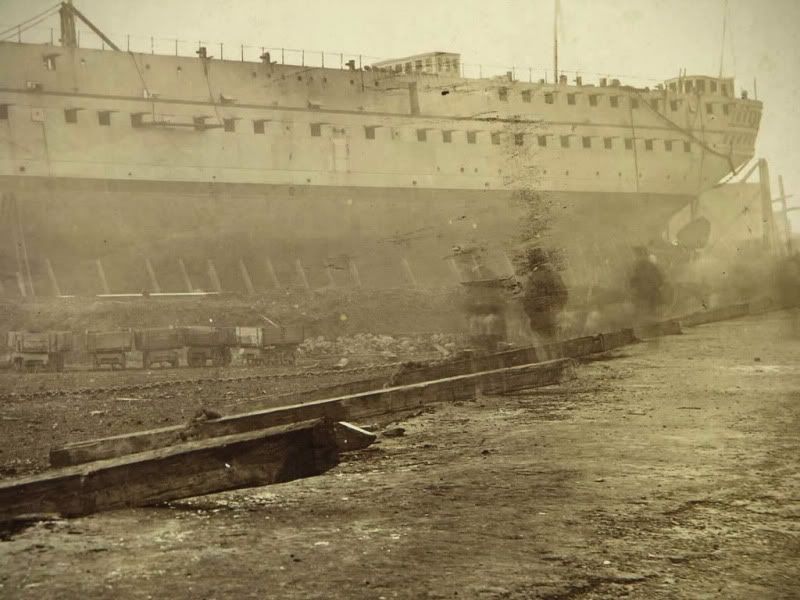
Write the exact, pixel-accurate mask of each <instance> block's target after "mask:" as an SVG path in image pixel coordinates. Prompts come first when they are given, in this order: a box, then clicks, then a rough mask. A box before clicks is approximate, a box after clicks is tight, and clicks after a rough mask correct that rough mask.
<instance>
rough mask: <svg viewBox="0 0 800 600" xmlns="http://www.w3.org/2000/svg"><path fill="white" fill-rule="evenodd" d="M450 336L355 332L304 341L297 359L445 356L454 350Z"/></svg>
mask: <svg viewBox="0 0 800 600" xmlns="http://www.w3.org/2000/svg"><path fill="white" fill-rule="evenodd" d="M456 337H457V336H456V335H454V334H445V333H435V334H431V335H415V336H391V335H381V334H372V333H357V334H355V335H350V336H339V337H337V338H335V339H327V338H326V337H325V336H317V337H310V338H307V339H306V340H305V341H304V342H303V343H302V344H301V345H300V347H299V348H298V350H297V352H298V354H299V355H301V356H305V357H308V358H324V357H332V356H340V357H348V358H363V359H384V360H394V359H398V358H409V357H420V356H425V357H446V356H449V355H451V354H453V353H454V352H455V351H456V345H457V339H456Z"/></svg>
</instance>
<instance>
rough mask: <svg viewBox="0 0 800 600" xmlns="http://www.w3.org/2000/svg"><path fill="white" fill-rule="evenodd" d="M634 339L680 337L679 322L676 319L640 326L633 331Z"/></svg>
mask: <svg viewBox="0 0 800 600" xmlns="http://www.w3.org/2000/svg"><path fill="white" fill-rule="evenodd" d="M635 333H636V337H638V338H641V339H647V338H655V337H662V336H665V335H680V334H682V333H683V330H682V329H681V322H680V321H679V320H677V319H669V320H667V321H658V322H656V323H648V324H646V325H641V326H640V327H637V328H636V329H635Z"/></svg>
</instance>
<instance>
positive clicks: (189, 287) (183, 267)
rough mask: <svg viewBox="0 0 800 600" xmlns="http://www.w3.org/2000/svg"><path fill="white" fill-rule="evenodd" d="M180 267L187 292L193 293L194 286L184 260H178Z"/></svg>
mask: <svg viewBox="0 0 800 600" xmlns="http://www.w3.org/2000/svg"><path fill="white" fill-rule="evenodd" d="M178 266H179V267H180V269H181V275H182V276H183V283H184V285H185V286H186V291H187V292H193V291H194V286H193V285H192V280H191V278H190V277H189V271H187V270H186V265H185V264H184V263H183V259H182V258H180V257H179V258H178Z"/></svg>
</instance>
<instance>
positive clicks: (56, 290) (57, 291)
mask: <svg viewBox="0 0 800 600" xmlns="http://www.w3.org/2000/svg"><path fill="white" fill-rule="evenodd" d="M44 265H45V267H46V268H47V276H48V277H49V278H50V284H51V285H52V286H53V292H54V293H55V295H56V296H60V295H61V288H60V287H59V286H58V280H57V279H56V272H55V271H54V270H53V265H52V264H51V263H50V259H49V258H45V259H44Z"/></svg>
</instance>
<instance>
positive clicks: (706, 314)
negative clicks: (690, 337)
mask: <svg viewBox="0 0 800 600" xmlns="http://www.w3.org/2000/svg"><path fill="white" fill-rule="evenodd" d="M749 314H750V305H749V304H733V305H731V306H723V307H721V308H712V309H711V310H701V311H698V312H696V313H692V314H691V315H687V316H685V317H682V318H680V319H678V320H679V321H680V324H681V325H682V326H684V327H696V326H697V325H703V324H705V323H714V322H716V321H726V320H728V319H735V318H737V317H745V316H747V315H749Z"/></svg>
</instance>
